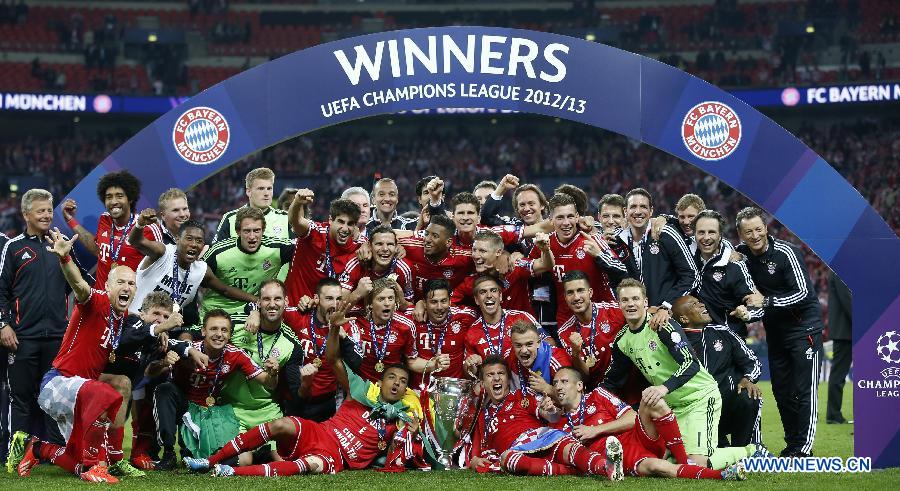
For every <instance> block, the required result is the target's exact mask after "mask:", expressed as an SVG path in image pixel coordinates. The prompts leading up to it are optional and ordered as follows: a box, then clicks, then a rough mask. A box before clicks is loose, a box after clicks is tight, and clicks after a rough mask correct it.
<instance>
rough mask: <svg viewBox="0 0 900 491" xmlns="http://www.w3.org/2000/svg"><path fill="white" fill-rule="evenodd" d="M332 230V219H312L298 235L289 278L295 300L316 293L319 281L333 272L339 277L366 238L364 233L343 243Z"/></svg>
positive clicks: (288, 281) (291, 295)
mask: <svg viewBox="0 0 900 491" xmlns="http://www.w3.org/2000/svg"><path fill="white" fill-rule="evenodd" d="M328 230H329V226H328V223H321V222H313V221H310V222H309V230H307V233H306V235H305V236H303V237H297V238H296V239H294V240H295V242H294V244H295V245H296V250H295V251H294V257H293V259H291V269H290V270H289V271H288V275H287V278H286V280H285V286H286V287H287V297H288V299H289V301H290V303H291V304H296V303H297V301H299V300H300V298H301V297H303V296H310V297H311V296H313V295H314V294H315V293H316V285H318V284H319V281H320V280H322V279H323V278H326V277H328V276H331V277H332V278H335V279H337V278H338V277H339V276H340V275H341V273H343V272H344V269H345V268H346V266H347V262H348V261H350V259H352V258H354V257H356V254H355V253H356V250H357V249H359V245H360V244H361V243H363V242H364V241H365V238H364V237H362V236H360V237H359V238H358V239H356V240H350V241H348V242H347V244H346V245H344V246H340V245H338V243H337V242H335V241H334V240H332V239H331V237H330V234H329V232H328Z"/></svg>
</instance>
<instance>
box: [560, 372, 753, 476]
mask: <svg viewBox="0 0 900 491" xmlns="http://www.w3.org/2000/svg"><path fill="white" fill-rule="evenodd" d="M553 385H554V387H555V388H556V396H557V401H558V404H559V405H560V407H562V411H563V414H562V417H561V418H560V419H559V421H557V422H556V423H554V425H553V426H554V427H555V428H559V429H561V430H563V431H565V432H567V433H571V434H572V436H573V437H575V438H577V439H578V440H580V441H581V442H582V443H584V444H585V445H587V446H588V447H589V448H591V449H592V450H595V451H600V450H602V449H604V448H608V443H607V440H609V439H613V438H618V441H619V442H620V443H621V445H622V447H623V460H624V462H623V465H624V468H625V471H626V472H628V473H630V474H631V475H633V476H661V477H681V478H685V479H724V480H735V481H740V480H744V479H746V476H745V474H744V468H743V464H741V463H737V464H734V465H732V466H730V467H728V468H727V469H725V470H713V469H710V468H708V467H702V466H699V465H694V464H690V463H685V464H673V463H671V462H669V461H668V460H663V457H665V455H666V450H667V449H670V448H671V449H673V450H675V451H673V455H677V454H681V455H684V442H683V441H682V439H681V431H679V429H678V423H677V422H676V421H675V415H674V414H673V413H672V410H671V409H669V406H668V405H666V403H665V401H663V400H662V399H660V400H659V401H657V403H656V404H654V405H653V406H649V405H648V404H645V403H644V402H641V405H640V407H639V408H638V413H637V415H635V414H634V410H633V409H631V407H630V406H628V405H627V404H625V403H624V402H622V401H621V400H620V399H619V398H618V397H616V396H614V395H613V394H611V393H609V392H607V391H606V390H604V389H603V388H602V387H598V388H597V389H595V390H594V391H592V392H590V393H589V394H585V393H584V382H583V378H582V375H581V373H580V372H579V371H578V370H575V369H574V368H572V367H564V368H562V369H560V370H559V371H558V372H556V376H555V377H554V378H553ZM678 447H680V452H679V451H678Z"/></svg>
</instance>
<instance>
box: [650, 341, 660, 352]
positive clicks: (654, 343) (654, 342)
mask: <svg viewBox="0 0 900 491" xmlns="http://www.w3.org/2000/svg"><path fill="white" fill-rule="evenodd" d="M647 347H648V348H650V351H656V348H658V347H659V346H657V344H656V341H654V340H652V339H651V340H650V342H649V343H647Z"/></svg>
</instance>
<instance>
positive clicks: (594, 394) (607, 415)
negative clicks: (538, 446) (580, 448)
mask: <svg viewBox="0 0 900 491" xmlns="http://www.w3.org/2000/svg"><path fill="white" fill-rule="evenodd" d="M629 409H631V406H629V405H628V404H626V403H625V402H624V401H622V400H621V399H619V398H618V397H616V396H615V395H613V394H612V393H611V392H608V391H606V390H604V389H603V388H602V387H597V388H596V389H594V390H592V391H591V392H589V393H587V394H585V396H584V399H583V401H582V403H579V405H578V407H577V408H575V409H574V410H573V411H572V412H571V413H566V412H563V413H562V416H561V417H560V418H559V421H557V422H556V423H553V424H552V425H551V426H552V427H553V428H558V429H561V430H564V431H566V432H570V433H571V431H572V430H573V429H574V428H575V427H576V426H580V425H588V426H599V425H602V424H606V423H609V422H611V421H615V420H617V419H619V417H620V416H622V415H623V414H625V413H626V412H628V410H629ZM589 445H590V447H591V448H592V449H594V450H596V449H603V448H605V446H606V436H601V437H599V438H597V439H596V440H594V441H591V442H590V443H589Z"/></svg>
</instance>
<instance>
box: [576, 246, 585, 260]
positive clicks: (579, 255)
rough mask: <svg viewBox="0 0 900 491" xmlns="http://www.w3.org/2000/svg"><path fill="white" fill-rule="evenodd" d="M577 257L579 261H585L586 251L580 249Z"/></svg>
mask: <svg viewBox="0 0 900 491" xmlns="http://www.w3.org/2000/svg"><path fill="white" fill-rule="evenodd" d="M575 257H577V258H578V259H584V249H581V248H579V249H578V250H577V251H575Z"/></svg>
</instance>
